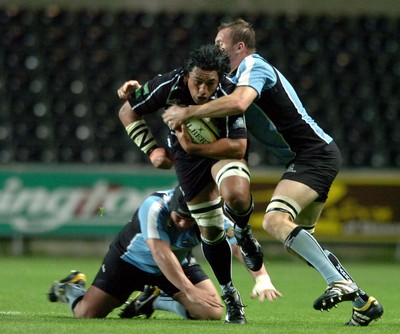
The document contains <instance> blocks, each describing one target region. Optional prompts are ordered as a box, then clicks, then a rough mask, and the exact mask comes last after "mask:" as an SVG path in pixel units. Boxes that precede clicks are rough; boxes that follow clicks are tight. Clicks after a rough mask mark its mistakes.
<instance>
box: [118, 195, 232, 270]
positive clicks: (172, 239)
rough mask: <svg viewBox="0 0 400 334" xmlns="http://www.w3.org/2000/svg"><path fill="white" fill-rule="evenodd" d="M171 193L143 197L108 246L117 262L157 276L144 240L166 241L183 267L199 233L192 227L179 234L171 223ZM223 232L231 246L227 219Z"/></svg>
mask: <svg viewBox="0 0 400 334" xmlns="http://www.w3.org/2000/svg"><path fill="white" fill-rule="evenodd" d="M173 193H174V189H169V190H165V191H158V192H156V193H154V194H152V195H151V196H149V197H147V198H146V199H145V200H144V201H143V203H142V204H141V205H140V207H139V209H138V210H137V211H136V213H135V215H134V216H133V219H132V220H131V222H129V223H128V224H127V225H126V226H125V227H124V228H123V229H122V230H121V232H120V234H119V235H118V237H117V238H116V240H115V241H114V242H113V244H112V247H116V248H117V249H118V250H119V252H120V254H121V259H123V260H124V261H126V262H128V263H130V264H133V265H134V266H136V267H138V268H139V269H141V270H143V271H145V272H148V273H150V274H156V275H161V274H162V272H161V270H160V269H159V268H158V266H157V263H156V262H155V261H154V259H153V256H152V254H151V251H150V249H149V247H148V246H147V244H146V240H148V239H159V240H165V241H167V242H168V243H169V244H170V248H171V250H172V252H173V253H174V254H175V255H176V257H177V259H178V260H179V261H180V263H181V264H182V265H183V264H185V263H187V256H188V255H189V253H190V252H191V250H192V249H193V248H194V247H195V246H197V245H199V244H200V232H199V229H198V227H197V226H196V225H195V226H194V227H193V228H191V229H188V230H186V231H179V230H177V228H176V227H175V226H174V225H173V224H172V223H171V221H170V212H171V211H170V202H171V198H172V195H173ZM225 229H226V231H227V235H228V240H229V242H230V243H231V244H235V243H236V239H235V237H234V235H233V233H232V231H233V223H232V222H231V221H229V220H228V219H227V218H225Z"/></svg>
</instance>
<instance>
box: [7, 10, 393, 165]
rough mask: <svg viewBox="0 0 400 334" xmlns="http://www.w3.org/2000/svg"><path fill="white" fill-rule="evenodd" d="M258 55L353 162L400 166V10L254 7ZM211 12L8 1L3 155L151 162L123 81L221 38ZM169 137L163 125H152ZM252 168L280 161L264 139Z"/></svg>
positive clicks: (9, 157)
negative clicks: (124, 122)
mask: <svg viewBox="0 0 400 334" xmlns="http://www.w3.org/2000/svg"><path fill="white" fill-rule="evenodd" d="M244 18H245V19H247V20H249V21H251V22H253V24H254V28H255V30H256V33H257V39H258V52H259V53H261V54H262V55H264V56H265V57H266V58H267V59H268V60H270V61H271V62H272V63H273V64H275V65H276V66H277V67H279V68H280V69H281V70H282V71H283V72H284V73H285V74H286V76H287V77H288V78H289V79H290V80H291V81H292V82H293V83H294V85H295V87H296V88H297V90H298V93H299V95H300V96H301V98H302V100H303V102H304V104H305V106H306V108H307V109H308V111H309V113H310V114H311V115H312V117H313V118H314V119H315V120H316V121H317V122H318V123H319V124H320V125H321V126H322V127H323V128H324V129H325V130H326V131H327V132H328V133H329V134H331V135H332V136H333V137H334V138H335V140H336V141H337V143H338V145H339V147H340V148H341V150H342V153H343V161H344V166H345V167H348V168H353V167H370V168H398V167H399V166H400V122H399V120H400V117H399V115H400V102H399V98H398V97H399V96H400V94H399V93H400V92H399V90H400V39H399V36H400V19H395V18H388V17H367V16H357V17H350V16H348V17H347V16H339V17H338V16H335V17H333V16H332V17H330V16H327V15H323V16H309V15H305V14H304V15H283V14H282V15H279V16H269V15H268V14H262V13H260V14H258V15H247V16H246V15H244ZM225 19H231V18H230V17H227V16H224V15H222V14H218V13H217V14H210V13H202V12H199V13H195V14H193V13H175V14H171V13H159V14H150V13H142V12H117V13H110V12H108V11H102V10H99V9H85V10H79V11H76V12H73V11H65V10H62V9H61V8H59V7H57V6H49V7H47V8H45V9H43V10H27V9H23V8H19V7H18V6H15V5H11V6H8V7H3V8H0V35H1V36H2V37H1V39H0V43H1V44H0V64H1V65H0V66H1V71H0V98H1V104H0V162H1V163H2V164H8V163H14V162H17V163H19V162H23V163H27V162H41V163H49V164H50V163H77V162H85V163H99V162H107V163H108V162H109V163H146V162H147V160H146V157H144V156H143V155H142V154H141V152H140V151H138V150H136V149H135V147H134V146H133V145H132V143H131V142H130V140H129V139H128V137H127V136H126V134H125V132H124V129H123V128H122V126H121V124H120V122H119V119H118V115H117V111H118V109H119V106H120V105H121V102H120V101H119V100H118V98H117V95H116V90H117V88H118V87H119V86H120V84H122V82H124V81H125V80H127V79H131V78H135V79H138V80H139V81H141V82H144V81H145V80H147V79H149V78H151V77H152V76H154V75H155V74H158V73H161V72H165V71H168V70H170V69H172V68H173V67H177V66H180V65H181V64H182V62H183V61H184V59H185V57H186V55H187V53H188V51H189V50H190V49H192V48H194V47H197V46H198V45H200V44H204V43H210V42H213V39H214V36H215V32H216V28H217V26H218V25H219V23H220V22H221V21H224V20H225ZM152 126H153V128H154V131H155V132H156V133H157V135H158V136H160V137H162V136H163V135H164V133H165V132H164V131H165V130H164V127H163V124H161V123H160V122H158V123H157V122H154V124H152ZM253 144H254V145H253V147H252V152H251V161H250V162H251V164H252V166H255V167H259V166H276V165H278V164H279V162H278V161H276V159H275V158H274V157H273V156H272V155H270V154H269V153H268V152H265V151H264V150H263V149H262V148H260V147H258V146H257V144H256V143H255V142H254V141H253Z"/></svg>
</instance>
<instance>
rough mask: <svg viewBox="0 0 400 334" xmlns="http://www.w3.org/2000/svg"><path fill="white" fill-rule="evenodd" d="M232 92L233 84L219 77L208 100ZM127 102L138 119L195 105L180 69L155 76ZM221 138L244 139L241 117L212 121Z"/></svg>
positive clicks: (243, 124)
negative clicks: (160, 111)
mask: <svg viewBox="0 0 400 334" xmlns="http://www.w3.org/2000/svg"><path fill="white" fill-rule="evenodd" d="M234 89H235V84H234V83H233V82H232V81H231V80H230V79H229V78H227V77H225V76H224V77H222V78H221V79H220V82H219V84H218V87H217V89H216V91H215V93H214V94H213V95H212V96H211V100H213V99H216V98H218V97H221V96H224V95H228V94H230V93H231V92H232V91H233V90H234ZM128 101H129V103H130V105H131V107H132V109H134V110H135V112H136V113H137V114H138V115H140V116H145V115H148V114H151V113H154V112H157V111H158V110H159V109H162V108H166V107H168V106H170V105H173V104H176V105H181V106H188V105H194V104H195V102H194V101H193V99H192V97H191V95H190V91H189V88H188V86H187V84H186V83H185V74H184V71H183V69H182V68H178V69H175V70H173V71H171V72H168V73H165V74H161V75H158V76H156V77H154V78H153V79H151V80H150V81H148V82H146V83H145V84H144V85H143V86H142V87H141V88H140V89H138V90H137V91H136V92H135V93H133V94H131V95H130V96H129V97H128ZM212 121H213V123H214V124H215V125H216V127H217V128H218V132H219V135H220V137H221V138H225V137H226V138H232V139H241V138H247V129H246V123H245V119H244V116H243V115H234V116H229V117H223V118H213V119H212Z"/></svg>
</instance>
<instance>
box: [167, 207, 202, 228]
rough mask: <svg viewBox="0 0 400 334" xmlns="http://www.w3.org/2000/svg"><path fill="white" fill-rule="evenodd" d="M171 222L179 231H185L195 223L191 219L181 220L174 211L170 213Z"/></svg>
mask: <svg viewBox="0 0 400 334" xmlns="http://www.w3.org/2000/svg"><path fill="white" fill-rule="evenodd" d="M171 220H172V222H173V224H174V225H175V227H176V228H177V229H178V230H180V231H185V230H188V229H190V228H192V227H193V225H194V224H195V223H196V221H195V220H194V219H193V218H183V217H181V216H179V215H178V214H177V213H176V212H175V211H172V212H171Z"/></svg>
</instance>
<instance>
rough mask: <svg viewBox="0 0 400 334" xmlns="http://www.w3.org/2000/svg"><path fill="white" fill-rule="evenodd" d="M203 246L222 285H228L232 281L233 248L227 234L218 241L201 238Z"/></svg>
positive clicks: (204, 252) (205, 254)
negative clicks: (213, 241) (211, 241)
mask: <svg viewBox="0 0 400 334" xmlns="http://www.w3.org/2000/svg"><path fill="white" fill-rule="evenodd" d="M201 248H202V250H203V254H204V257H205V258H206V260H207V261H208V263H209V264H210V266H211V269H212V270H213V272H214V275H215V277H216V278H217V280H218V283H219V284H220V285H226V284H228V283H229V282H231V281H232V276H231V273H232V250H231V246H230V245H229V242H228V240H227V239H226V236H225V235H224V237H223V238H222V239H220V240H219V241H217V242H216V243H210V242H206V241H204V240H203V238H202V240H201Z"/></svg>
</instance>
